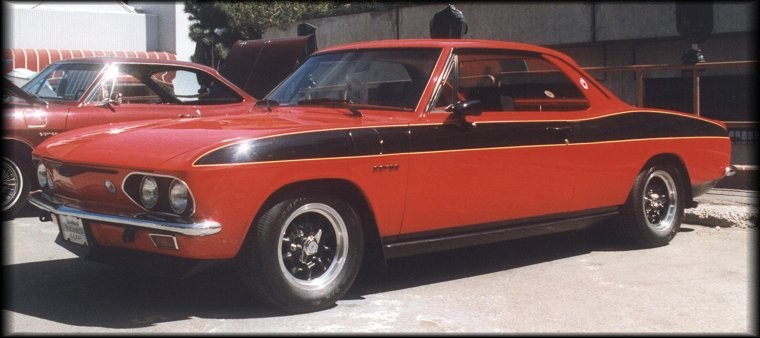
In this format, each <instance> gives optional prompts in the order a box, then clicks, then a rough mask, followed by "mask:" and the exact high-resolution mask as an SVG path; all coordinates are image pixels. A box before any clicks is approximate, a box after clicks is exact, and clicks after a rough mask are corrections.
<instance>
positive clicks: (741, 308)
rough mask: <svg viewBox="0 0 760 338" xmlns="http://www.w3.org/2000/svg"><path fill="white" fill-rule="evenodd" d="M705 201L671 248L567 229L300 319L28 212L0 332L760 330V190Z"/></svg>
mask: <svg viewBox="0 0 760 338" xmlns="http://www.w3.org/2000/svg"><path fill="white" fill-rule="evenodd" d="M698 201H699V202H700V206H699V207H698V208H696V209H689V210H687V213H686V219H685V221H684V224H683V226H682V227H681V230H680V231H679V234H678V235H677V236H676V238H675V239H674V240H673V241H672V242H671V243H670V244H669V245H667V246H664V247H659V248H653V249H636V248H632V247H630V246H627V245H621V244H619V243H615V242H614V241H612V242H610V241H607V240H600V239H599V237H596V236H593V235H589V233H587V232H567V233H560V234H553V235H547V236H538V237H534V238H526V239H519V240H512V241H506V242H501V243H494V244H491V245H485V246H478V247H471V248H462V249H457V250H451V251H445V252H438V253H435V254H428V255H420V256H413V257H405V258H399V259H393V260H390V261H389V262H388V269H387V271H386V272H385V273H383V274H381V275H380V276H373V277H374V278H367V277H364V278H362V279H360V280H358V281H357V283H356V284H355V285H354V287H352V289H351V290H350V291H349V293H348V294H347V295H346V297H344V298H343V299H341V300H339V301H338V302H337V304H336V306H335V307H332V308H330V309H327V310H324V311H318V312H314V313H307V314H299V315H287V314H283V313H279V312H276V311H272V310H271V309H269V308H268V307H266V306H264V305H263V304H257V303H252V302H251V301H250V300H248V299H247V298H246V297H244V296H243V294H244V293H243V292H242V289H243V288H242V286H241V285H240V284H239V282H238V279H237V278H236V274H235V273H234V271H231V270H229V269H219V270H212V271H209V272H208V273H204V274H199V275H196V276H194V277H193V278H190V279H188V280H183V281H176V280H164V279H156V278H152V277H148V276H145V275H138V274H131V273H128V272H126V271H124V270H121V269H115V268H112V267H108V266H104V265H100V264H97V263H92V262H86V261H83V260H81V259H78V258H76V257H74V256H73V255H72V254H71V253H70V252H68V251H66V250H65V249H63V248H61V247H59V246H57V245H56V244H54V243H53V241H54V239H55V237H56V235H57V233H58V230H57V229H56V227H55V226H54V225H53V224H52V223H50V222H45V223H41V222H39V220H38V219H37V218H36V214H35V213H34V212H33V210H25V212H24V213H22V215H21V216H20V217H18V218H17V219H15V220H13V221H10V222H4V224H3V228H4V233H3V240H4V245H3V258H4V259H3V277H4V282H5V283H4V300H5V301H4V304H3V311H2V314H3V324H4V325H3V329H2V334H3V335H27V334H31V335H38V334H85V335H111V334H118V335H123V334H137V335H143V334H156V333H158V334H170V335H176V334H180V335H185V334H189V333H192V334H245V335H251V334H253V335H257V334H264V335H271V334H277V335H279V334H295V335H313V334H317V335H324V334H341V335H346V334H368V333H369V334H388V333H391V334H403V333H406V334H410V333H411V334H417V333H423V334H431V333H432V334H441V333H449V334H451V333H470V334H483V333H485V334H515V333H517V334H520V333H527V334H536V333H538V334H547V333H549V334H557V333H587V334H588V333H594V334H615V333H617V334H620V333H623V334H631V333H634V334H637V333H638V334H640V333H645V334H647V333H648V334H663V333H671V334H673V333H675V334H684V333H692V334H705V333H707V334H715V333H720V334H740V335H757V334H758V329H757V323H756V315H757V307H756V305H757V304H755V302H756V290H757V284H756V277H757V274H756V268H754V267H755V262H754V261H755V259H756V251H757V249H756V247H757V246H756V245H757V244H756V237H757V229H756V224H757V192H755V191H746V190H731V189H728V190H727V189H713V190H711V191H710V192H709V193H707V194H705V195H703V196H700V197H699V198H698ZM703 212H705V213H711V215H712V216H711V217H704V218H700V217H699V215H702V213H703ZM753 217H754V218H753ZM693 220H696V221H699V223H701V224H700V225H697V224H695V223H694V222H691V221H693ZM720 222H722V223H720ZM718 223H720V224H721V225H716V224H718ZM710 224H713V225H710ZM370 276H371V275H370Z"/></svg>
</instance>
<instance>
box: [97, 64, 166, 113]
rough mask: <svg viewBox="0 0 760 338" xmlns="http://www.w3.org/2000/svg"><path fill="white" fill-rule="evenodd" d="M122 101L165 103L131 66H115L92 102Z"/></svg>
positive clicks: (107, 73)
mask: <svg viewBox="0 0 760 338" xmlns="http://www.w3.org/2000/svg"><path fill="white" fill-rule="evenodd" d="M109 99H111V100H117V99H120V100H121V104H154V103H163V102H164V101H163V100H162V99H161V97H160V96H159V95H158V94H157V93H156V92H155V91H154V90H153V89H151V88H150V87H148V86H147V85H146V84H145V82H144V81H142V79H141V75H140V73H139V72H137V71H135V67H133V66H131V65H129V66H128V65H113V66H111V67H110V68H109V69H107V70H106V74H105V75H104V77H103V80H102V81H101V82H100V85H99V86H98V88H97V89H96V90H95V91H94V92H93V94H92V97H91V98H90V100H91V101H94V102H102V101H106V100H109Z"/></svg>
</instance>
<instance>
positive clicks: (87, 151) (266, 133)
mask: <svg viewBox="0 0 760 338" xmlns="http://www.w3.org/2000/svg"><path fill="white" fill-rule="evenodd" d="M387 120H388V118H377V117H376V118H371V117H367V116H365V117H363V118H358V117H352V116H350V112H347V111H345V109H335V108H310V109H298V108H295V109H284V108H279V109H275V110H274V111H273V112H271V113H254V114H248V115H236V116H231V117H205V118H196V119H179V120H177V119H173V120H151V121H141V122H131V123H120V124H112V125H109V126H108V127H103V126H100V127H88V128H82V129H77V130H74V131H69V132H66V133H62V134H59V135H57V136H54V137H51V138H49V139H47V140H46V141H45V142H43V143H42V144H40V145H39V146H38V147H37V148H36V149H35V151H34V154H35V155H36V156H40V157H43V158H48V159H51V160H54V161H61V162H65V163H72V164H79V165H92V166H98V167H112V168H133V169H143V170H151V169H158V168H163V169H170V168H169V167H172V166H173V165H174V164H176V165H177V166H178V168H179V167H183V166H189V165H190V164H191V163H193V162H194V161H195V160H197V159H198V158H199V157H200V156H202V155H203V154H205V153H207V152H209V151H211V150H214V149H217V148H219V147H222V146H225V145H228V144H232V143H236V142H241V141H243V140H249V139H257V138H263V137H271V136H276V135H282V134H291V133H296V132H307V131H316V130H322V129H336V128H346V127H350V126H352V125H354V126H360V125H364V124H367V123H372V124H378V123H380V124H382V123H383V122H382V121H387ZM385 123H388V122H385ZM170 160H174V161H171V163H174V164H168V163H167V162H169V161H170ZM167 166H168V167H167ZM178 168H176V169H178Z"/></svg>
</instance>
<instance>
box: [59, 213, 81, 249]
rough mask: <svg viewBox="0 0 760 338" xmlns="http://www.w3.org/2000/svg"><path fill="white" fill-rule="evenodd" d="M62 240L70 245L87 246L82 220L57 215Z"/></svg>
mask: <svg viewBox="0 0 760 338" xmlns="http://www.w3.org/2000/svg"><path fill="white" fill-rule="evenodd" d="M58 224H59V225H60V226H61V234H62V235H63V239H64V240H67V241H69V242H72V243H76V244H79V245H84V246H87V236H86V235H85V234H84V224H82V220H81V219H80V218H78V217H74V216H66V215H58Z"/></svg>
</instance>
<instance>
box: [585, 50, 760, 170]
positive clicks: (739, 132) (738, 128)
mask: <svg viewBox="0 0 760 338" xmlns="http://www.w3.org/2000/svg"><path fill="white" fill-rule="evenodd" d="M754 67H757V61H728V62H704V63H698V64H695V65H667V64H666V65H630V66H617V67H585V68H583V69H584V70H585V71H587V72H588V73H591V74H592V75H595V74H596V73H602V74H607V73H633V76H634V79H635V81H636V84H635V86H636V88H635V94H636V103H635V105H636V106H638V107H643V106H644V99H645V98H644V93H645V91H644V80H645V77H644V75H645V74H647V73H653V72H667V71H681V72H682V73H687V72H690V73H691V74H690V75H691V91H692V94H693V95H692V100H693V101H692V107H693V113H694V114H695V115H697V116H701V115H702V102H701V99H702V98H701V95H700V94H701V82H700V79H701V77H702V72H703V71H705V70H710V69H718V70H726V69H735V68H745V69H747V70H748V71H752V72H754V71H755V69H756V68H754ZM753 116H754V115H753ZM723 122H725V123H726V126H727V127H728V129H729V136H730V137H731V140H732V144H734V146H735V148H742V149H744V148H746V149H749V152H752V155H749V154H747V156H744V155H740V154H737V155H739V157H738V158H735V159H736V160H739V162H742V161H745V160H746V159H748V158H749V159H750V160H749V162H756V159H755V157H754V156H755V155H754V148H756V146H757V145H758V142H760V138H759V137H758V136H759V134H758V121H756V120H755V121H733V120H723ZM737 150H738V149H737ZM752 167H755V165H754V163H753V166H752Z"/></svg>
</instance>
